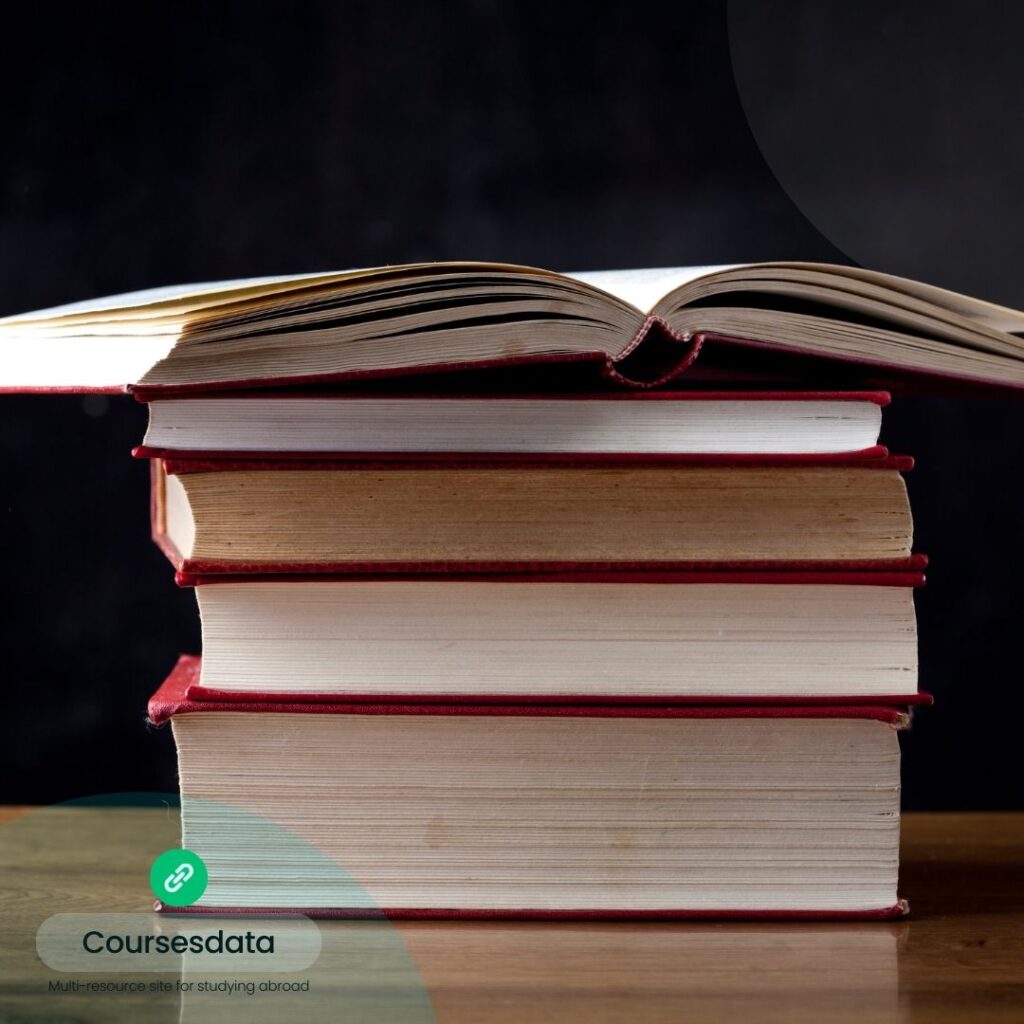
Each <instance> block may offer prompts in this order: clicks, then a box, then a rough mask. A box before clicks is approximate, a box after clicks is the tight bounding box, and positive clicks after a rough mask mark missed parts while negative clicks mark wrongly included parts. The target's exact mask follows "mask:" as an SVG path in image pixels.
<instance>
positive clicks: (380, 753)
mask: <svg viewBox="0 0 1024 1024" xmlns="http://www.w3.org/2000/svg"><path fill="white" fill-rule="evenodd" d="M197 670H198V665H197V660H196V659H194V658H184V659H182V660H181V661H180V662H179V663H178V665H177V666H176V668H175V670H174V672H172V674H171V676H170V677H169V678H168V680H167V681H166V682H165V684H164V685H163V687H162V688H161V689H160V690H159V691H158V692H157V693H156V694H155V695H154V697H153V699H152V701H151V702H150V709H149V713H150V718H151V720H152V721H153V722H154V723H157V724H159V723H162V722H166V721H170V722H171V724H172V729H173V732H174V738H175V742H176V744H177V748H178V767H179V776H180V779H181V792H182V844H183V846H184V847H186V848H188V849H190V850H193V851H195V852H196V853H198V854H199V855H200V856H201V857H202V858H203V860H204V861H205V862H206V865H207V868H208V871H209V880H210V881H209V885H208V887H207V889H206V891H205V893H204V894H203V896H202V897H201V898H200V900H199V901H198V902H197V903H195V904H193V905H192V906H191V907H189V908H183V909H184V910H185V911H186V912H193V913H195V912H198V913H204V912H205V913H217V912H224V911H229V910H234V911H240V910H246V911H251V912H296V913H302V914H309V915H315V916H375V915H380V914H384V915H388V916H393V917H511V918H516V917H541V918H559V917H569V918H571V917H579V916H583V917H611V918H614V917H641V918H643V917H647V918H662V917H663V918H672V917H686V916H699V917H717V916H738V917H785V916H797V917H800V916H803V917H819V916H820V917H885V916H894V915H898V914H901V913H903V912H905V909H906V906H905V904H904V903H902V902H901V901H900V900H899V898H898V896H897V891H896V886H897V874H898V854H899V744H898V742H897V735H896V730H897V729H899V728H903V727H905V726H906V725H907V724H908V721H909V716H908V712H907V711H905V710H901V709H897V708H891V707H875V706H871V705H870V704H866V705H863V706H844V707H785V708H783V707H758V708H750V707H742V706H732V707H718V708H709V707H688V708H687V707H665V708H650V707H606V706H601V705H576V706H546V705H536V704H534V705H530V704H527V705H513V706H495V705H470V704H455V705H438V704H422V705H386V704H353V703H332V704H325V703H320V704H308V703H305V704H304V703H294V704H283V705H282V704H269V703H265V702H249V703H245V704H229V703H222V702H215V701H208V702H199V701H194V700H189V699H188V698H187V697H186V696H185V694H186V691H187V688H188V685H189V682H190V681H191V680H192V679H194V677H195V675H196V672H197Z"/></svg>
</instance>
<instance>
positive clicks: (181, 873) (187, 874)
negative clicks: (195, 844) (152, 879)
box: [164, 864, 196, 892]
mask: <svg viewBox="0 0 1024 1024" xmlns="http://www.w3.org/2000/svg"><path fill="white" fill-rule="evenodd" d="M195 873H196V869H195V868H194V867H192V865H191V864H179V865H178V866H177V868H175V869H174V871H173V872H171V874H169V875H168V876H167V877H166V878H165V879H164V888H165V889H166V890H167V891H168V892H177V891H178V890H179V889H180V888H181V887H182V886H183V885H184V884H185V883H186V882H187V881H188V880H189V879H190V878H191V877H192V876H193V875H194V874H195Z"/></svg>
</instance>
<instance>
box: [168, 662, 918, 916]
mask: <svg viewBox="0 0 1024 1024" xmlns="http://www.w3.org/2000/svg"><path fill="white" fill-rule="evenodd" d="M198 672H199V658H197V657H193V656H187V655H183V656H182V657H181V658H180V659H179V661H178V663H177V664H176V665H175V667H174V669H173V671H172V672H171V674H170V676H168V678H167V679H166V681H165V682H164V683H163V685H162V686H161V687H160V688H159V690H158V691H157V692H156V693H155V694H154V695H153V697H152V698H151V700H150V702H149V720H150V721H151V722H152V723H153V724H156V725H161V724H164V723H166V722H168V721H169V720H170V719H171V718H173V717H175V716H179V715H192V714H216V713H219V712H234V713H238V712H246V713H251V714H263V713H276V714H303V715H304V714H321V715H322V714H330V715H361V716H366V715H392V716H410V715H440V716H476V717H509V716H514V717H600V718H622V719H628V718H689V719H728V718H778V719H794V718H799V719H818V720H826V719H851V718H854V719H869V720H873V721H878V722H883V723H885V724H887V725H889V726H891V727H892V728H894V729H905V728H907V727H908V726H909V724H910V710H909V709H908V708H907V707H906V706H904V707H889V706H885V705H875V704H863V703H853V704H847V705H842V706H839V705H817V706H799V705H794V706H786V707H783V706H777V705H767V706H750V705H729V706H719V707H708V706H678V705H677V706H669V707H650V706H613V705H573V704H569V705H564V704H560V705H537V704H522V705H509V706H495V705H489V704H422V703H417V704H380V703H376V704H363V703H346V702H332V703H316V702H291V703H271V702H265V701H261V700H252V699H250V700H248V701H245V702H224V701H216V700H197V699H194V698H192V697H191V696H189V692H190V687H191V686H192V685H193V683H194V681H195V679H196V678H197V676H198ZM156 909H157V910H159V911H162V912H167V913H189V914H241V915H249V916H252V915H262V914H267V913H269V914H283V913H291V914H295V913H299V914H304V915H308V916H312V917H339V918H361V917H370V918H373V917H385V918H394V919H416V918H429V919H446V918H447V919H478V920H487V919H503V920H517V919H522V920H616V919H621V920H684V919H717V920H723V919H739V920H743V919H746V920H758V919H806V920H843V919H853V920H870V919H886V918H892V917H899V916H902V915H904V914H906V913H907V912H908V906H907V903H906V901H905V900H899V901H898V902H897V903H895V904H894V905H892V906H889V907H883V908H878V909H874V910H868V911H833V910H826V911H816V910H798V911H787V910H785V909H778V910H767V911H765V910H755V911H741V910H725V911H715V910H699V911H689V910H680V909H666V910H643V911H623V910H612V911H606V910H600V909H597V910H585V911H579V910H572V911H557V910H549V909H545V910H530V909H516V910H511V911H510V910H506V909H501V910H488V909H473V910H463V909H459V908H454V907H453V908H440V909H439V908H426V909H419V908H408V907H401V908H392V909H389V908H372V909H364V908H351V909H350V908H323V907H290V908H288V909H287V910H282V909H276V910H275V909H272V908H258V907H257V908H254V907H222V906H218V907H196V906H192V907H188V908H172V907H167V906H164V905H163V904H161V903H159V902H158V903H157V904H156Z"/></svg>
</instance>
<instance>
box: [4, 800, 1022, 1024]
mask: <svg viewBox="0 0 1024 1024" xmlns="http://www.w3.org/2000/svg"><path fill="white" fill-rule="evenodd" d="M23 810H24V809H17V808H8V809H0V823H7V824H6V825H5V827H4V828H3V829H0V846H3V840H4V835H5V834H6V835H7V836H8V837H11V836H15V835H16V832H15V831H11V832H8V829H9V828H10V829H14V830H17V829H18V828H19V825H21V824H22V823H24V822H27V821H28V820H29V818H30V817H35V816H34V815H29V816H27V817H26V818H24V819H21V820H19V819H18V815H19V813H22V811H23ZM149 813H150V814H152V813H153V812H149ZM105 815H106V817H105ZM165 817H166V816H165ZM75 821H76V822H77V823H78V824H76V825H75V826H74V828H75V829H77V830H78V831H77V832H76V834H75V837H74V840H73V842H71V840H69V843H70V844H71V845H69V847H68V848H67V849H65V850H53V849H48V848H46V847H47V843H39V842H36V841H35V840H33V843H34V845H32V846H31V849H29V847H28V846H25V844H23V843H15V844H13V845H12V844H11V843H10V842H8V844H7V846H6V847H3V848H4V849H5V851H7V852H6V856H7V860H6V861H5V862H4V875H3V882H2V885H0V890H2V892H0V902H2V917H0V920H2V921H3V924H4V926H5V927H6V929H7V938H6V942H5V944H4V948H3V950H2V952H3V954H4V957H3V961H2V963H3V967H2V976H0V1020H8V1019H22V1017H23V1018H24V1019H26V1020H37V1019H38V1020H43V1019H46V1020H51V1019H52V1020H57V1019H60V1020H63V1019H65V1018H67V1019H73V1020H142V1019H146V1020H164V1019H165V1020H168V1021H171V1020H175V1021H176V1020H178V1014H179V1013H180V1014H181V1016H182V1019H183V1020H187V1021H192V1020H195V1021H205V1020H211V1021H212V1020H215V1021H217V1024H229V1022H230V1021H232V1020H240V1021H241V1020H244V1021H246V1024H256V1022H257V1021H261V1020H275V1021H281V1020H293V1021H312V1020H332V1021H344V1022H349V1021H362V1020H366V1021H373V1022H374V1024H386V1022H389V1021H403V1022H406V1021H408V1022H412V1021H416V1022H419V1021H424V1022H430V1021H435V1020H436V1021H440V1022H444V1024H454V1022H467V1024H468V1022H473V1024H486V1022H495V1024H505V1022H513V1021H515V1022H517V1024H519V1022H531V1021H545V1022H559V1024H571V1022H573V1021H586V1022H588V1024H604V1022H608V1024H611V1022H622V1024H644V1022H654V1021H658V1022H661V1021H665V1022H668V1021H673V1022H683V1024H698V1022H701V1024H703V1022H716V1024H717V1022H721V1024H725V1022H730V1021H743V1022H750V1024H757V1022H769V1021H770V1022H779V1024H798V1022H803V1021H807V1022H811V1021H813V1022H815V1024H828V1022H833V1021H856V1022H858V1024H871V1022H874V1021H901V1022H906V1021H922V1022H929V1024H942V1022H946V1021H954V1020H955V1021H965V1022H972V1024H974V1022H984V1021H999V1022H1004V1021H1006V1022H1009V1021H1024V814H908V815H906V816H905V818H904V841H903V868H902V879H901V892H902V894H903V895H904V896H906V897H907V898H908V899H909V900H910V901H911V906H912V909H913V915H912V917H911V918H910V919H909V920H905V921H900V922H895V923H883V924H869V923H866V924H831V925H829V924H753V923H751V924H742V923H730V924H712V923H708V924H694V923H688V924H678V925H668V924H657V925H649V924H611V923H608V924H568V923H565V924H532V923H519V924H516V923H490V924H478V923H454V922H448V923H440V922H438V923H435V922H416V923H397V924H391V923H387V922H355V923H353V922H350V923H344V922H323V923H322V924H321V927H322V929H323V930H324V938H325V958H324V959H325V962H324V963H321V964H319V965H318V967H317V971H318V973H317V974H316V976H315V982H314V988H315V992H314V993H311V994H310V995H307V996H305V997H304V999H303V1000H298V1001H296V1002H295V1003H294V1004H291V1003H287V1004H286V1002H284V1001H282V999H280V998H278V997H276V996H268V997H265V998H264V997H259V996H257V997H254V998H251V999H246V998H245V997H242V998H241V999H234V1000H230V999H227V998H226V997H223V996H222V997H220V998H219V1000H216V999H215V1000H212V1001H208V1002H206V1003H203V1002H202V1001H199V1000H197V1001H190V1000H189V999H188V998H186V997H181V996H177V995H176V996H174V997H173V998H166V999H156V998H147V999H143V1000H141V1001H140V1000H134V1001H133V1000H132V999H130V998H128V997H124V998H106V999H104V1000H94V1001H92V1002H90V1001H89V1000H87V999H85V998H84V997H82V996H77V995H75V996H71V995H69V996H54V995H47V994H46V982H47V979H52V978H55V977H59V975H58V974H56V972H52V971H49V970H48V969H47V968H45V967H43V966H42V965H41V964H40V963H39V962H38V961H37V960H36V959H35V954H34V942H33V941H32V940H31V935H34V928H35V927H36V926H37V925H36V924H35V918H34V917H33V915H36V916H38V914H39V913H40V912H41V911H40V910H39V909H38V907H37V906H36V904H37V903H38V901H39V899H43V900H44V902H45V899H46V898H47V895H48V894H49V893H51V892H52V893H55V894H56V895H55V897H54V898H55V900H56V902H57V903H59V905H60V907H61V908H62V909H71V910H82V909H93V910H98V909H134V910H138V911H141V912H145V910H146V908H147V903H148V895H147V894H146V893H145V886H144V885H140V884H139V877H140V875H141V876H143V877H144V871H145V868H146V864H145V857H144V854H145V855H148V854H146V851H145V850H143V849H141V848H140V850H139V851H137V852H136V853H131V854H130V855H125V856H127V857H128V861H125V860H124V857H122V858H121V862H119V867H118V870H120V871H123V872H124V873H123V874H122V875H121V876H120V878H119V879H118V878H116V877H115V878H113V879H112V878H111V871H110V870H109V864H110V862H111V861H112V860H115V861H116V860H117V856H118V855H117V852H116V851H121V850H124V849H126V848H127V847H130V846H131V836H132V835H133V833H132V828H131V827H130V826H129V825H127V824H125V823H124V822H122V820H121V819H119V818H118V817H117V816H116V815H114V817H113V819H110V816H109V814H108V812H103V811H79V812H78V817H76V818H75ZM119 822H120V823H119ZM122 824H124V827H122ZM174 827H175V822H174V821H173V820H172V818H171V817H167V821H166V822H163V823H162V824H161V825H160V828H166V829H167V837H166V838H168V839H169V842H168V845H174V843H173V828H174ZM83 830H84V831H83ZM22 831H23V832H24V834H26V835H28V834H29V833H30V830H26V829H23V830H22ZM83 837H84V838H83ZM163 838H164V837H162V838H161V841H162V839H163ZM76 844H77V847H79V848H78V849H74V848H73V847H74V846H75V845H76ZM83 847H84V848H83ZM11 850H14V851H15V853H14V854H11V853H10V851H11ZM133 857H134V858H135V860H138V863H135V862H134V861H132V859H131V858H133ZM12 858H13V860H14V861H17V860H18V859H19V858H21V861H22V862H19V863H12ZM68 864H77V865H78V867H77V868H75V870H74V872H72V873H70V874H69V871H68V868H67V865H68ZM126 894H127V895H126ZM112 900H114V901H115V902H116V901H117V900H120V905H118V906H117V907H113V906H112V905H111V901H112ZM50 912H52V910H51V911H50ZM19 927H20V928H21V929H22V933H23V934H22V935H21V937H20V938H18V939H12V938H11V936H12V935H13V934H14V933H15V932H17V930H18V928H19ZM18 943H20V945H18ZM328 945H331V947H332V952H331V955H330V957H328V956H327V955H326V949H327V946H328ZM15 947H16V948H15ZM332 958H333V959H332ZM353 972H355V973H353ZM354 979H355V980H354ZM18 1014H21V1016H20V1017H19V1016H18Z"/></svg>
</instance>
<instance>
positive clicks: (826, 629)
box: [0, 264, 1024, 918]
mask: <svg viewBox="0 0 1024 1024" xmlns="http://www.w3.org/2000/svg"><path fill="white" fill-rule="evenodd" d="M659 296H661V297H660V298H659ZM645 311H646V312H645ZM1015 329H1021V330H1024V316H1021V315H1020V314H1015V313H1012V312H1011V311H1009V310H1000V309H997V308H996V307H992V306H988V305H986V304H983V303H978V302H976V301H974V300H968V299H965V298H963V297H961V296H953V295H950V294H949V293H945V292H941V291H939V290H938V289H932V288H927V287H926V286H923V285H917V284H914V283H911V282H905V281H899V280H896V279H893V278H888V277H885V276H883V275H875V274H869V273H867V272H863V271H855V270H851V269H849V268H825V267H820V266H813V265H807V264H770V265H759V266H750V267H738V268H725V269H722V270H719V271H717V272H710V271H709V270H708V268H702V269H701V270H698V271H694V270H691V271H664V272H644V273H638V272H637V273H619V274H591V275H577V276H575V277H563V276H560V275H556V274H552V273H549V272H545V271H535V270H528V269H524V268H514V267H508V266H504V265H491V264H428V265H421V266H412V267H397V268H382V269H379V270H374V271H362V272H353V273H349V274H341V275H322V276H316V277H304V278H288V279H273V280H269V281H253V282H237V283H233V284H228V285H217V286H206V287H203V288H195V289H178V290H172V291H168V292H160V293H157V294H146V295H143V296H140V297H137V298H135V297H127V298H125V297H122V298H120V299H118V300H110V301H107V302H105V303H92V304H86V305H85V306H78V307H68V308H65V309H63V310H58V311H48V312H46V313H44V314H36V315H34V316H29V317H23V318H20V319H18V320H14V321H11V322H8V323H6V324H2V323H0V342H2V341H4V340H5V335H4V332H5V331H6V332H7V336H6V340H18V339H19V338H20V339H24V337H25V336H31V337H32V339H33V340H34V342H35V344H34V345H33V348H32V356H31V358H25V359H23V360H22V361H21V362H20V363H19V364H18V368H19V372H20V374H21V379H20V380H17V381H12V382H11V383H13V384H16V385H18V386H20V387H21V388H22V389H28V388H32V387H40V388H43V387H45V388H54V387H62V386H66V387H82V386H90V387H96V388H104V387H108V386H110V385H111V384H113V383H115V382H130V383H131V384H133V385H134V390H135V392H136V395H137V397H139V398H140V399H142V400H144V401H147V402H149V409H150V426H149V430H148V432H147V435H146V438H145V442H144V445H143V446H142V447H141V448H139V449H138V450H137V454H138V455H140V456H142V457H146V458H150V459H151V460H152V466H153V501H152V515H153V528H154V536H155V538H156V540H157V542H158V543H159V544H160V545H161V547H162V548H163V550H164V551H165V552H166V553H167V555H168V557H169V558H170V559H171V560H172V562H173V563H174V565H175V567H176V569H177V580H178V582H179V583H180V584H182V585H185V586H191V587H194V588H195V592H196V595H197V599H198V603H199V608H200V612H201V616H202V623H203V658H202V660H201V661H200V659H198V658H194V657H183V658H182V659H181V661H180V662H179V663H178V665H177V666H176V668H175V669H174V671H173V672H172V674H171V676H170V677H169V678H168V680H167V681H166V683H165V684H164V685H163V687H161V689H160V690H159V691H158V692H157V694H156V695H155V696H154V698H153V700H152V702H151V704H150V716H151V718H152V720H153V721H154V722H157V723H161V722H167V721H170V722H171V724H172V728H173V730H174V735H175V738H176V741H177V745H178V754H179V773H180V779H181V790H182V822H183V832H184V835H183V844H184V845H185V846H186V847H188V848H189V849H192V850H194V851H195V852H197V853H198V854H200V855H201V856H202V857H203V859H204V861H205V862H206V864H207V867H208V870H209V885H208V888H207V890H206V892H205V894H204V895H203V897H202V899H201V900H200V901H199V902H198V903H197V904H195V905H194V906H193V907H191V908H189V909H191V910H192V911H198V912H221V911H224V910H252V911H255V910H267V911H297V912H301V913H307V914H318V915H339V916H349V915H355V916H359V915H365V914H376V913H384V914H387V915H394V916H408V917H415V916H438V917H445V916H451V917H486V916H507V917H541V918H543V917H573V916H599V917H612V918H613V917H619V916H623V917H651V918H658V917H680V916H688V915H691V916H705V917H706V916H730V915H734V916H745V917H759V916H795V917H815V916H828V917H843V916H856V917H885V916H891V915H895V914H899V913H902V912H904V911H905V904H904V903H903V902H902V901H901V900H900V899H899V898H898V895H897V875H898V847H899V745H898V737H897V731H898V730H899V729H901V728H903V727H905V726H906V725H907V724H908V722H909V709H910V707H911V706H912V705H914V704H915V703H919V702H921V701H924V700H927V698H926V697H924V696H922V695H920V694H919V693H918V687H917V636H916V623H915V617H914V606H913V588H914V587H916V586H918V585H920V584H921V583H922V582H923V576H922V571H923V568H924V559H923V557H922V556H919V555H915V554H913V553H912V540H913V537H912V521H911V514H910V508H909V504H908V500H907V494H906V490H905V486H904V482H903V479H902V473H903V472H905V471H907V470H908V469H910V468H911V462H910V460H909V459H907V458H903V457H898V456H890V455H889V453H888V452H887V451H886V450H885V449H884V448H882V447H881V446H880V445H879V443H878V440H879V431H880V423H881V416H882V409H883V407H884V406H885V404H886V403H887V401H888V396H887V395H886V394H885V393H884V392H881V391H877V390H874V391H863V390H852V389H850V388H849V387H844V388H841V389H839V390H835V389H832V390H822V389H821V388H820V387H816V388H815V389H814V390H809V388H808V383H809V382H814V381H816V379H820V376H821V374H822V372H829V373H833V372H834V370H835V367H836V365H837V362H846V363H848V364H853V365H860V364H871V365H872V366H875V367H883V368H884V371H885V373H889V374H893V375H895V376H896V377H897V378H898V377H899V376H900V375H901V374H904V375H905V374H906V373H907V372H908V371H909V372H913V373H919V374H927V375H931V376H932V377H936V376H941V375H944V374H945V375H957V376H960V377H964V378H968V379H970V380H972V381H974V382H993V381H995V382H1000V383H1017V384H1019V383H1024V359H1022V357H1021V347H1020V345H1019V342H1017V341H1016V339H1014V338H1013V337H1012V335H1011V334H1010V333H1008V332H1010V331H1011V330H1015ZM12 332H13V333H12ZM84 338H88V339H90V340H89V342H88V346H87V347H88V348H89V350H90V352H91V353H92V359H91V361H90V360H86V359H84V358H82V357H81V351H82V349H83V348H84V347H86V346H85V345H83V339H84ZM58 353H59V354H60V356H61V359H60V361H59V363H55V362H54V358H55V357H56V355H57V354H58ZM47 360H49V365H46V363H47ZM740 363H742V364H743V366H745V367H746V368H745V369H744V368H743V367H741V366H739V365H738V364H740ZM700 367H703V372H701V371H700ZM823 367H824V368H825V370H824V371H823V369H822V368H823ZM442 371H444V372H442ZM871 373H872V374H873V375H874V377H875V378H876V379H877V378H878V377H879V376H880V374H879V372H878V370H877V369H875V370H872V371H871ZM816 375H817V377H816ZM44 376H45V377H46V381H45V382H44V381H43V380H42V377H44ZM399 378H400V380H399ZM723 379H728V380H730V381H732V384H731V386H730V390H728V391H726V390H723V389H722V385H721V383H720V382H721V381H722V380H723ZM716 380H717V381H719V383H718V384H714V383H713V382H714V381H716ZM689 381H692V385H691V386H688V387H687V388H686V389H685V390H681V387H682V384H683V383H686V382H689ZM769 381H770V382H774V383H772V384H771V386H770V389H768V387H767V386H766V382H769ZM673 382H674V383H673ZM737 382H739V383H741V384H742V386H741V387H739V388H738V389H737ZM630 383H633V384H641V385H643V387H642V388H641V389H635V390H631V389H629V388H627V387H626V386H625V385H627V384H630ZM526 384H529V385H531V386H529V387H526V386H525V385H526Z"/></svg>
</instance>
